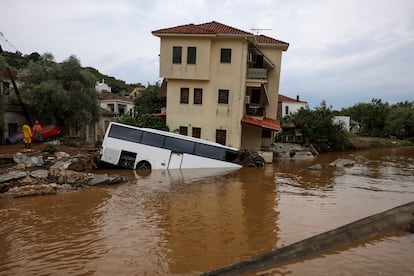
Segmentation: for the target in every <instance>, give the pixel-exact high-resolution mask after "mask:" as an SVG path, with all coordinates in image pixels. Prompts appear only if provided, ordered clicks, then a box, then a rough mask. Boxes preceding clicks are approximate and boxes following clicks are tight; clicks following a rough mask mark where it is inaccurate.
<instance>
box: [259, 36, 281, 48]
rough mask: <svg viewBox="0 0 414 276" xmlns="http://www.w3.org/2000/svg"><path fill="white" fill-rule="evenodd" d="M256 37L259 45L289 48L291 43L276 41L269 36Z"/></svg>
mask: <svg viewBox="0 0 414 276" xmlns="http://www.w3.org/2000/svg"><path fill="white" fill-rule="evenodd" d="M255 37H256V41H257V44H268V45H285V46H289V43H287V42H284V41H281V40H277V39H274V38H272V37H269V36H265V35H256V36H255Z"/></svg>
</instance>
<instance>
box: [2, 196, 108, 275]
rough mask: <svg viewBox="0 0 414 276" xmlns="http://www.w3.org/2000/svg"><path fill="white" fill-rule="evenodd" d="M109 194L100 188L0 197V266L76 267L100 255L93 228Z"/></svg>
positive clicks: (31, 269)
mask: <svg viewBox="0 0 414 276" xmlns="http://www.w3.org/2000/svg"><path fill="white" fill-rule="evenodd" d="M108 199H109V196H108V195H107V194H106V193H102V192H101V191H96V192H95V193H88V192H87V191H86V192H84V193H67V194H61V195H56V196H44V197H36V198H21V199H14V200H3V201H2V202H1V205H0V206H1V207H2V208H1V209H0V217H1V221H2V224H1V226H0V233H1V235H0V248H1V249H2V250H0V271H9V272H10V273H11V274H16V275H17V274H38V273H41V272H42V271H43V272H44V271H53V270H54V269H55V268H56V267H60V266H62V267H65V268H66V269H67V270H68V271H77V270H79V269H80V268H82V267H83V266H82V265H81V264H82V263H87V262H88V261H90V260H92V259H94V258H96V257H97V256H100V255H102V254H105V252H107V249H106V248H105V247H103V246H100V245H99V231H98V230H97V227H98V226H99V224H100V222H99V218H100V217H101V215H102V214H101V213H100V211H99V209H100V207H101V206H102V205H104V204H105V202H106V201H107V200H108ZM80 209H81V210H82V211H81V212H79V210H80Z"/></svg>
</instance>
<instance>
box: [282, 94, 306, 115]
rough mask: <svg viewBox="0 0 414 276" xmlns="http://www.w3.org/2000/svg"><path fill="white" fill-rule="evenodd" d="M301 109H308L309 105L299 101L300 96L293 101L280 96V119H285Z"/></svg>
mask: <svg viewBox="0 0 414 276" xmlns="http://www.w3.org/2000/svg"><path fill="white" fill-rule="evenodd" d="M301 108H308V103H307V102H304V101H301V100H300V99H299V95H298V96H296V99H293V98H289V97H287V96H285V95H282V94H279V97H278V107H277V111H278V116H279V117H285V116H287V115H290V114H294V113H296V112H298V111H299V109H301Z"/></svg>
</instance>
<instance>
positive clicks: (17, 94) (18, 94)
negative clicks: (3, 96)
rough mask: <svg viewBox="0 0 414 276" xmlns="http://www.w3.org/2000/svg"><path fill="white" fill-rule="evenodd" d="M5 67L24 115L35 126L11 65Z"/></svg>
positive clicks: (0, 51) (0, 49) (0, 50)
mask: <svg viewBox="0 0 414 276" xmlns="http://www.w3.org/2000/svg"><path fill="white" fill-rule="evenodd" d="M0 54H3V48H2V47H1V45H0ZM5 69H6V72H7V75H8V76H9V79H10V80H11V82H12V85H13V88H14V91H15V92H16V96H17V100H18V101H19V104H20V106H21V107H22V110H23V114H24V117H25V118H26V120H27V122H28V123H29V126H30V127H32V126H33V123H32V120H31V119H30V116H29V112H28V111H27V109H26V106H25V105H24V103H23V100H22V98H21V96H20V91H19V88H17V85H16V82H15V81H14V77H13V74H12V71H11V70H10V67H9V66H7V65H6V66H5Z"/></svg>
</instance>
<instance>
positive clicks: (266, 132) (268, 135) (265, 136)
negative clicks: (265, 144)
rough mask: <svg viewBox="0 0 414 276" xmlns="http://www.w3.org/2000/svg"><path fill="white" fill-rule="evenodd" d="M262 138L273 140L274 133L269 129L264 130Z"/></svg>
mask: <svg viewBox="0 0 414 276" xmlns="http://www.w3.org/2000/svg"><path fill="white" fill-rule="evenodd" d="M262 138H272V132H271V131H270V130H269V129H262Z"/></svg>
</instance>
